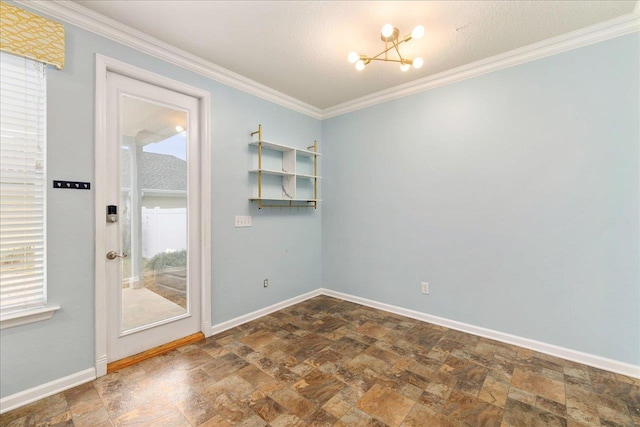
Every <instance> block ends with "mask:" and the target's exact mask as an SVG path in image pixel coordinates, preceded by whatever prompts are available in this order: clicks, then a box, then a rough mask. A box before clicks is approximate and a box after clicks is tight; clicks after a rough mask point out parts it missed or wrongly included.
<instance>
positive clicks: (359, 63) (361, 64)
mask: <svg viewBox="0 0 640 427" xmlns="http://www.w3.org/2000/svg"><path fill="white" fill-rule="evenodd" d="M356 70H358V71H362V70H364V61H363V60H362V59H360V60H358V61H357V62H356Z"/></svg>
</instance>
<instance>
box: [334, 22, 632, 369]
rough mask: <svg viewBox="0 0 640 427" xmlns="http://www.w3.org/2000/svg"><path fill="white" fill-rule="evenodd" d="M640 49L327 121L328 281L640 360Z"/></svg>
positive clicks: (606, 50)
mask: <svg viewBox="0 0 640 427" xmlns="http://www.w3.org/2000/svg"><path fill="white" fill-rule="evenodd" d="M639 52H640V44H639V36H638V33H635V34H632V35H627V36H624V37H620V38H616V39H613V40H609V41H606V42H602V43H598V44H595V45H592V46H587V47H583V48H580V49H577V50H573V51H569V52H566V53H562V54H559V55H555V56H552V57H548V58H545V59H541V60H537V61H534V62H530V63H526V64H523V65H520V66H517V67H513V68H509V69H505V70H502V71H498V72H494V73H491V74H487V75H484V76H481V77H477V78H473V79H470V80H466V81H463V82H459V83H456V84H452V85H449V86H446V87H442V88H438V89H434V90H430V91H427V92H423V93H420V94H416V95H413V96H410V97H406V98H402V99H398V100H395V101H391V102H387V103H384V104H381V105H377V106H373V107H370V108H367V109H364V110H360V111H356V112H353V113H350V114H345V115H342V116H339V117H335V118H332V119H329V120H325V121H323V123H322V134H323V141H324V147H323V148H324V155H325V156H324V166H323V173H324V175H325V176H326V179H325V180H324V193H323V198H324V203H323V212H322V215H323V219H322V220H323V223H322V227H323V228H322V233H323V283H324V286H325V287H327V288H330V289H334V290H337V291H342V292H345V293H348V294H352V295H356V296H359V297H364V298H369V299H372V300H376V301H381V302H385V303H389V304H393V305H397V306H401V307H405V308H409V309H413V310H417V311H420V312H424V313H429V314H432V315H437V316H441V317H445V318H448V319H453V320H457V321H460V322H466V323H469V324H472V325H476V326H482V327H485V328H490V329H494V330H498V331H502V332H507V333H510V334H515V335H518V336H521V337H527V338H531V339H534V340H539V341H542V342H546V343H551V344H556V345H559V346H563V347H567V348H570V349H574V350H579V351H583V352H587V353H591V354H596V355H600V356H604V357H608V358H613V359H616V360H619V361H623V362H628V363H633V364H636V365H637V364H640V314H639V313H640V280H639V272H638V261H639V243H638V238H639V227H638V224H639V221H638V219H639V208H638V207H639V202H638V198H639V185H638V182H639V172H638V171H639V169H640V168H639V145H640V134H639V121H640V120H639V117H640V108H639V93H640V86H639V82H638V80H639V77H638V76H639V72H638V71H639V70H640V67H639V59H638V57H639ZM362 78H366V76H363V77H362ZM421 281H428V282H430V285H431V293H430V295H422V294H421V292H420V282H421Z"/></svg>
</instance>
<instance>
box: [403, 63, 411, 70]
mask: <svg viewBox="0 0 640 427" xmlns="http://www.w3.org/2000/svg"><path fill="white" fill-rule="evenodd" d="M409 68H411V65H409V64H400V69H401V70H402V71H407V70H408V69H409Z"/></svg>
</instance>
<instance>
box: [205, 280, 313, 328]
mask: <svg viewBox="0 0 640 427" xmlns="http://www.w3.org/2000/svg"><path fill="white" fill-rule="evenodd" d="M321 293H322V289H316V290H314V291H311V292H307V293H306V294H302V295H298V296H297V297H293V298H290V299H288V300H285V301H282V302H279V303H276V304H273V305H270V306H269V307H265V308H261V309H260V310H256V311H254V312H252V313H248V314H244V315H242V316H239V317H236V318H235V319H231V320H227V321H226V322H222V323H218V324H217V325H213V326H211V329H210V330H209V331H208V332H210V333H209V334H208V335H207V336H211V335H215V334H219V333H220V332H224V331H226V330H228V329H231V328H235V327H236V326H240V325H242V324H244V323H247V322H250V321H252V320H255V319H257V318H259V317H262V316H266V315H267V314H271V313H273V312H274V311H278V310H282V309H283V308H286V307H289V306H291V305H294V304H298V303H299V302H302V301H306V300H308V299H309V298H313V297H317V296H318V295H320V294H321Z"/></svg>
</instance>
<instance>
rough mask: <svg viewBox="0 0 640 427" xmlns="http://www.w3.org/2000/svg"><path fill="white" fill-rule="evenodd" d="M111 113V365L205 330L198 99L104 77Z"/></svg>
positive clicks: (108, 253)
mask: <svg viewBox="0 0 640 427" xmlns="http://www.w3.org/2000/svg"><path fill="white" fill-rule="evenodd" d="M106 107H107V111H106V140H107V158H105V159H104V162H106V166H107V168H106V170H107V171H108V172H107V178H106V179H107V182H106V183H105V185H106V189H105V192H106V194H107V197H106V198H107V205H108V206H106V207H105V214H106V215H107V217H106V221H107V226H106V235H105V246H106V247H105V253H106V258H107V260H106V268H105V272H106V286H107V289H106V299H107V362H113V361H116V360H119V359H122V358H124V357H127V356H131V355H133V354H137V353H140V352H142V351H144V350H147V349H150V348H153V347H156V346H159V345H162V344H165V343H167V342H170V341H173V340H176V339H179V338H182V337H185V336H188V335H191V334H193V333H196V332H198V331H200V328H201V319H200V316H201V313H200V311H201V310H200V308H201V303H200V301H201V295H200V294H201V281H202V278H201V271H202V268H201V245H200V241H201V239H200V236H201V235H202V232H201V230H200V228H201V220H200V214H201V188H200V186H201V179H200V177H201V171H200V166H199V165H200V162H199V160H198V159H200V157H201V154H202V153H201V152H200V147H201V144H200V135H199V129H200V127H199V123H198V120H199V117H200V114H199V111H198V108H199V101H198V99H196V98H194V97H192V96H188V95H185V94H182V93H179V92H175V91H172V90H169V89H166V88H162V87H159V86H156V85H153V84H149V83H145V82H142V81H140V80H136V79H133V78H129V77H125V76H123V75H120V74H117V73H114V72H107V105H106ZM109 206H111V207H109ZM113 206H115V207H116V208H115V209H114V208H113ZM109 209H111V213H112V214H113V213H114V211H116V210H117V214H115V216H109Z"/></svg>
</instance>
